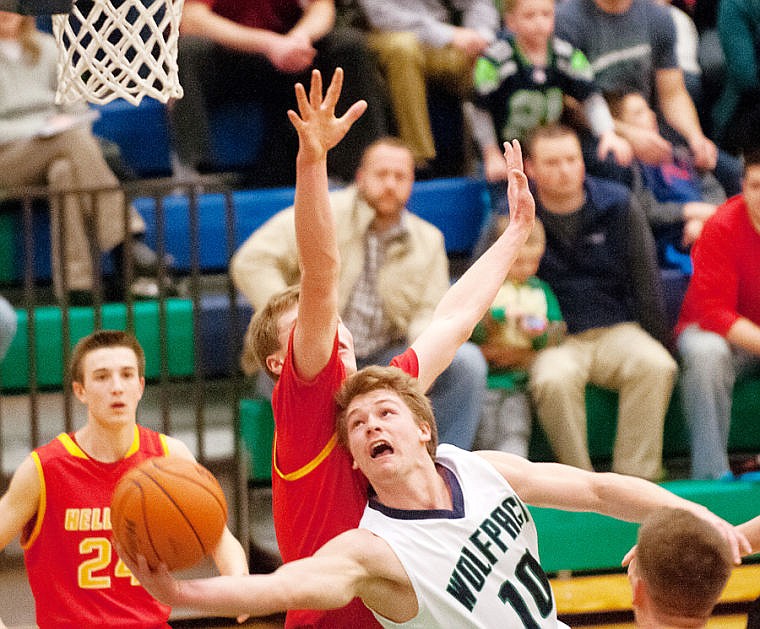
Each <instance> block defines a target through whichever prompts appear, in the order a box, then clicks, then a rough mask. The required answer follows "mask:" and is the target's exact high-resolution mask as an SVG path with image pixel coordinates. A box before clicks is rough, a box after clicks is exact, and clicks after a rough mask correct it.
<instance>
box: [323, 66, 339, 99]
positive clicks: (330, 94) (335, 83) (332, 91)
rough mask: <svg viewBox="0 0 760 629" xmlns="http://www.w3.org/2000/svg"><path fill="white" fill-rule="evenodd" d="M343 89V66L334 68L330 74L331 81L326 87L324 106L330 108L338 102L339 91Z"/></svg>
mask: <svg viewBox="0 0 760 629" xmlns="http://www.w3.org/2000/svg"><path fill="white" fill-rule="evenodd" d="M342 89H343V68H341V67H337V68H335V72H334V73H333V76H332V81H330V85H329V86H328V87H327V93H326V94H325V106H326V107H329V108H330V109H334V108H335V106H336V105H337V104H338V98H340V92H341V90H342Z"/></svg>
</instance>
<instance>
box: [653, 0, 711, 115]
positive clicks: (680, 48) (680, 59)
mask: <svg viewBox="0 0 760 629" xmlns="http://www.w3.org/2000/svg"><path fill="white" fill-rule="evenodd" d="M659 2H661V3H662V4H663V5H665V6H666V7H667V9H668V12H669V13H670V17H671V18H672V19H673V26H674V28H675V30H676V40H675V53H676V62H677V63H678V67H679V68H681V70H682V71H683V80H684V85H686V91H687V92H689V96H691V100H692V101H693V103H694V106H695V107H696V108H697V113H698V114H699V119H700V123H701V121H702V118H703V116H702V105H703V94H702V68H701V67H700V65H699V33H698V32H697V26H696V24H694V20H693V19H692V18H691V16H690V15H689V14H688V13H686V11H684V10H683V9H681V8H680V7H677V6H676V5H675V4H673V3H672V2H670V0H659Z"/></svg>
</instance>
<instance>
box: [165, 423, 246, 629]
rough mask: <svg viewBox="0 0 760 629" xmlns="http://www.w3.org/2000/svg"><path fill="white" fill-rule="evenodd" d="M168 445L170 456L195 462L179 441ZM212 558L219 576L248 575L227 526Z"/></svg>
mask: <svg viewBox="0 0 760 629" xmlns="http://www.w3.org/2000/svg"><path fill="white" fill-rule="evenodd" d="M166 445H167V448H168V450H169V456H176V457H180V458H183V459H186V460H188V461H195V457H194V456H193V454H192V452H190V449H189V448H188V447H187V445H185V443H184V442H182V441H180V440H179V439H175V438H174V437H168V436H167V437H166ZM211 558H212V559H213V561H214V565H215V566H216V569H217V570H218V571H219V574H222V575H230V576H233V575H241V576H242V575H246V574H248V557H247V556H246V552H245V550H244V549H243V546H242V545H241V544H240V542H239V541H238V540H237V538H235V536H234V535H233V534H232V531H230V529H229V527H227V526H225V527H224V531H223V533H222V538H221V539H220V540H219V544H217V547H216V548H215V549H214V551H213V552H212V553H211ZM246 618H247V615H241V616H238V617H237V621H238V622H243V621H245V620H246Z"/></svg>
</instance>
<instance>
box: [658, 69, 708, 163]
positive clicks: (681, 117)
mask: <svg viewBox="0 0 760 629" xmlns="http://www.w3.org/2000/svg"><path fill="white" fill-rule="evenodd" d="M655 83H656V85H657V102H658V103H659V105H660V111H662V115H663V116H664V117H665V120H666V121H667V122H668V124H669V125H670V126H671V127H673V128H674V129H675V130H676V131H678V133H680V134H681V135H682V136H683V137H684V139H685V140H686V142H687V143H688V144H689V149H691V152H692V154H693V155H694V165H695V166H696V167H697V168H700V169H702V170H712V169H713V168H715V163H716V162H717V160H718V147H716V146H715V144H714V143H713V141H712V140H710V139H708V138H707V137H705V134H704V133H703V131H702V126H701V125H700V123H699V116H698V115H697V109H696V108H695V107H694V102H693V101H692V100H691V96H689V92H687V91H686V85H685V83H684V81H683V72H682V71H681V69H680V68H667V69H661V70H658V71H657V74H656V75H655Z"/></svg>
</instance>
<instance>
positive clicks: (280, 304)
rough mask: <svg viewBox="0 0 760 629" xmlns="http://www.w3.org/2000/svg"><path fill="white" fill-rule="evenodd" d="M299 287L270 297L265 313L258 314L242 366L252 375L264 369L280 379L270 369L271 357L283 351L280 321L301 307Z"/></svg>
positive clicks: (249, 332) (247, 335) (247, 339)
mask: <svg viewBox="0 0 760 629" xmlns="http://www.w3.org/2000/svg"><path fill="white" fill-rule="evenodd" d="M299 294H300V287H299V286H291V287H290V288H286V289H285V290H283V291H281V292H279V293H277V294H276V295H273V296H272V297H270V299H269V301H268V302H267V303H266V306H264V307H263V308H262V309H261V310H259V311H257V312H255V313H254V315H253V317H251V321H250V323H249V324H248V328H247V329H246V331H245V338H244V339H243V353H242V354H241V356H240V366H241V367H242V368H243V371H244V372H245V373H246V374H248V375H250V374H253V373H255V372H257V371H258V370H259V369H264V371H266V373H267V375H268V376H269V377H270V378H272V380H277V378H278V377H279V376H278V375H277V374H275V373H274V372H272V371H271V370H270V369H269V367H267V364H266V360H267V356H270V355H272V354H274V353H275V352H276V351H277V350H279V349H280V317H282V315H283V314H285V313H286V312H287V311H288V310H290V309H291V308H293V307H294V306H296V305H297V304H298V296H299Z"/></svg>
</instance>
